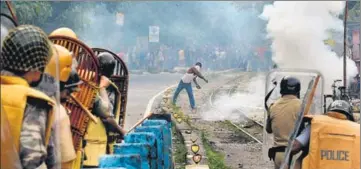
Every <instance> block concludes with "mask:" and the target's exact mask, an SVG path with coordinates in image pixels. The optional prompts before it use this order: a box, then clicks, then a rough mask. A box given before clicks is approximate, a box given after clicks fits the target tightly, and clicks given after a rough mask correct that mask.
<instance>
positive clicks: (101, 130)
mask: <svg viewBox="0 0 361 169" xmlns="http://www.w3.org/2000/svg"><path fill="white" fill-rule="evenodd" d="M97 120H98V124H95V123H94V122H90V123H89V126H88V129H87V131H88V134H86V135H85V137H84V139H85V140H86V141H87V145H86V146H85V148H84V151H85V154H86V156H87V160H84V165H85V166H98V165H99V156H101V155H105V154H106V150H107V133H106V130H105V126H104V123H103V122H102V121H101V119H100V118H99V117H97Z"/></svg>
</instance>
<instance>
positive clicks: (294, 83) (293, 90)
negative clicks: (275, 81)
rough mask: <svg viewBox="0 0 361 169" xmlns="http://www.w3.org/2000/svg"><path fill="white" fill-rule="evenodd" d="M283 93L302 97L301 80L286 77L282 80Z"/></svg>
mask: <svg viewBox="0 0 361 169" xmlns="http://www.w3.org/2000/svg"><path fill="white" fill-rule="evenodd" d="M280 87H281V90H280V93H281V95H282V96H283V95H288V94H291V95H295V96H297V97H298V98H300V91H301V82H300V81H299V80H298V79H297V78H294V77H284V78H282V80H281V86H280Z"/></svg>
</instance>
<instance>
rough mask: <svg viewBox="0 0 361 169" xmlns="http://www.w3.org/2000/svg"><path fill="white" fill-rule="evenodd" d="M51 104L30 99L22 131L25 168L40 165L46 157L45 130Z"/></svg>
mask: <svg viewBox="0 0 361 169" xmlns="http://www.w3.org/2000/svg"><path fill="white" fill-rule="evenodd" d="M49 110H50V106H48V105H47V103H45V102H41V101H39V100H35V99H31V98H29V99H28V103H27V104H26V108H25V112H24V118H23V124H22V129H21V133H20V160H21V164H22V166H23V168H24V169H34V168H37V167H39V166H40V165H41V164H42V163H43V162H44V161H45V158H46V154H47V152H46V147H45V131H46V123H47V114H48V112H49Z"/></svg>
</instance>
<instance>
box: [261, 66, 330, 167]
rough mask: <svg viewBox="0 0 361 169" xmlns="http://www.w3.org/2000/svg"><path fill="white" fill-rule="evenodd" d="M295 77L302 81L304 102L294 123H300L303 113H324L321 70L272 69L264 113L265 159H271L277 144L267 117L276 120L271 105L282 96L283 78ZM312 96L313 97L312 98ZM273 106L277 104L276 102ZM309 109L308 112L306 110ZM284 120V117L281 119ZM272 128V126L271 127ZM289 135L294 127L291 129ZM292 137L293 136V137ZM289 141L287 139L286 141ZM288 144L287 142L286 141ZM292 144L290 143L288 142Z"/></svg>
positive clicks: (302, 98)
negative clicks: (269, 131) (281, 85)
mask: <svg viewBox="0 0 361 169" xmlns="http://www.w3.org/2000/svg"><path fill="white" fill-rule="evenodd" d="M286 77H294V78H297V79H298V80H299V81H300V84H301V89H300V93H299V99H300V101H301V102H302V105H301V110H300V111H299V114H298V115H299V117H297V119H295V120H296V121H295V122H294V125H299V123H301V121H302V118H303V115H304V114H303V113H306V114H322V113H323V106H324V105H323V79H322V76H321V74H320V73H319V72H317V71H312V70H288V69H275V70H273V71H271V72H270V73H269V74H268V75H267V78H266V90H265V91H266V93H265V96H266V97H265V113H264V130H263V146H262V151H263V157H264V159H265V160H270V158H271V157H270V156H272V153H270V152H269V149H270V148H272V147H276V146H275V139H274V138H273V136H274V133H273V131H272V133H268V132H267V131H266V129H267V119H271V122H270V123H269V124H272V121H274V120H273V119H272V118H273V115H272V113H271V111H270V106H271V105H272V104H273V103H276V101H277V100H278V99H280V98H281V94H280V90H281V87H280V84H281V81H282V79H283V78H286ZM310 96H312V99H310ZM273 106H277V105H276V104H274V105H273ZM304 111H307V112H304ZM285 113H286V112H285ZM268 117H270V118H268ZM281 120H282V119H281ZM270 128H271V127H270ZM289 132H290V133H289V136H290V137H291V134H292V133H293V132H295V131H294V129H290V130H289ZM291 138H292V137H291ZM284 142H287V141H284ZM284 144H286V143H284ZM288 144H290V143H288Z"/></svg>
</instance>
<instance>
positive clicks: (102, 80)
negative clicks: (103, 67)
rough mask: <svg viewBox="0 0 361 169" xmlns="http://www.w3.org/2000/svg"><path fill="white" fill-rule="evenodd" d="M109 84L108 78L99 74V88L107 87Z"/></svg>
mask: <svg viewBox="0 0 361 169" xmlns="http://www.w3.org/2000/svg"><path fill="white" fill-rule="evenodd" d="M109 85H110V80H109V79H108V78H107V77H105V76H101V77H100V85H99V87H100V88H107V87H108V86H109Z"/></svg>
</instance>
